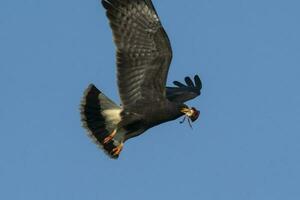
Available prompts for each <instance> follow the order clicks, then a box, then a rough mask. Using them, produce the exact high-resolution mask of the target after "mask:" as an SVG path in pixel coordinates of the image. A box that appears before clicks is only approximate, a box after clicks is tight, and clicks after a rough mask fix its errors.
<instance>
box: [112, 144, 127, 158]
mask: <svg viewBox="0 0 300 200" xmlns="http://www.w3.org/2000/svg"><path fill="white" fill-rule="evenodd" d="M123 146H124V143H123V142H121V143H120V144H119V145H118V146H116V147H115V148H113V150H112V151H111V154H112V155H113V156H119V155H120V153H121V151H122V149H123Z"/></svg>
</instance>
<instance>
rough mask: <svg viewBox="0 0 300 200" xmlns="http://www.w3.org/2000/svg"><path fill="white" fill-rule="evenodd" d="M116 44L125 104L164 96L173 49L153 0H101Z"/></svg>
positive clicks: (123, 102) (122, 95) (120, 91)
mask: <svg viewBox="0 0 300 200" xmlns="http://www.w3.org/2000/svg"><path fill="white" fill-rule="evenodd" d="M102 4H103V6H104V8H105V9H106V10H107V12H106V14H107V17H108V18H109V21H110V26H111V28H112V32H113V36H114V41H115V44H116V46H117V72H118V77H117V78H118V87H119V93H120V97H121V101H122V104H123V106H124V107H125V108H127V109H128V108H130V106H131V105H134V104H135V103H136V102H137V101H140V102H143V101H147V102H149V101H150V102H151V101H156V100H160V99H162V98H165V96H166V91H165V90H166V89H165V86H166V79H167V74H168V70H169V65H170V63H171V59H172V50H171V46H170V42H169V39H168V36H167V34H166V33H165V31H164V29H163V27H162V25H161V23H160V20H159V18H158V15H157V13H156V11H155V9H154V7H153V4H152V2H151V1H150V0H102Z"/></svg>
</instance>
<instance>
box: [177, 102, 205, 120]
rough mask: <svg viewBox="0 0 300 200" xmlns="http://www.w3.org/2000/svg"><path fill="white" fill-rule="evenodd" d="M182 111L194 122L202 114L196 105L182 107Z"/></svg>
mask: <svg viewBox="0 0 300 200" xmlns="http://www.w3.org/2000/svg"><path fill="white" fill-rule="evenodd" d="M180 112H182V113H183V114H184V115H185V117H188V118H189V119H190V120H191V121H192V122H194V121H196V120H197V119H198V117H199V115H200V111H199V110H197V109H196V108H194V107H192V108H189V107H188V106H185V107H183V108H181V110H180Z"/></svg>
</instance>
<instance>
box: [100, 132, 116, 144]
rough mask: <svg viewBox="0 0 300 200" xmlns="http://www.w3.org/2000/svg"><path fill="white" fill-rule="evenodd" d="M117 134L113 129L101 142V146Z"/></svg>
mask: <svg viewBox="0 0 300 200" xmlns="http://www.w3.org/2000/svg"><path fill="white" fill-rule="evenodd" d="M116 133H117V129H115V130H114V131H113V132H112V133H111V134H110V135H109V136H107V137H106V138H104V140H103V144H107V143H108V142H110V141H111V140H112V139H113V138H114V136H115V135H116Z"/></svg>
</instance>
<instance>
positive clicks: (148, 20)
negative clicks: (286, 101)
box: [81, 0, 202, 158]
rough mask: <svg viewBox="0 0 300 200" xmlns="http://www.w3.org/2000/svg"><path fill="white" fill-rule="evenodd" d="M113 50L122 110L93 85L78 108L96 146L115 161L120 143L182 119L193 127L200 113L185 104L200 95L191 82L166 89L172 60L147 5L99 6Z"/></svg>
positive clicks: (119, 2)
mask: <svg viewBox="0 0 300 200" xmlns="http://www.w3.org/2000/svg"><path fill="white" fill-rule="evenodd" d="M102 5H103V6H104V8H105V9H106V14H107V17H108V19H109V22H110V26H111V29H112V32H113V36H114V41H115V44H116V47H117V53H116V54H117V79H118V88H119V94H120V98H121V101H122V106H118V105H117V104H115V103H114V102H113V101H111V100H110V99H109V98H107V97H106V96H105V95H104V94H103V93H101V92H100V91H99V90H98V89H97V88H96V87H95V86H94V85H90V86H89V87H88V89H87V90H86V91H85V94H84V97H83V100H82V103H81V117H82V122H83V126H84V127H85V128H86V129H87V130H88V132H89V135H90V136H91V137H92V138H93V139H94V140H95V142H96V143H97V144H99V145H100V146H101V147H103V148H104V150H105V152H106V153H107V154H108V155H109V156H111V157H112V158H117V157H118V156H119V154H120V152H121V150H122V147H123V143H124V142H125V141H126V140H128V139H129V138H132V137H135V136H137V135H140V134H142V133H143V132H145V131H146V130H147V129H149V128H151V127H153V126H156V125H158V124H161V123H164V122H167V121H170V120H174V119H177V118H178V117H180V116H182V115H187V116H188V117H189V118H190V119H191V120H192V121H194V120H196V119H197V118H198V115H199V112H198V111H197V110H196V109H195V108H191V109H190V108H189V107H188V106H186V105H185V104H184V102H185V101H188V100H190V99H193V98H195V97H196V96H198V95H200V90H201V87H202V84H201V81H200V78H199V77H198V76H197V75H196V76H195V77H194V82H193V81H192V80H191V79H190V78H189V77H186V78H185V82H186V85H184V84H182V83H180V82H178V81H175V82H174V84H175V85H176V86H177V87H166V81H167V75H168V70H169V66H170V63H171V59H172V49H171V45H170V41H169V39H168V36H167V34H166V32H165V30H164V29H163V27H162V25H161V22H160V20H159V17H158V15H157V13H156V11H155V9H154V6H153V4H152V2H151V1H150V0H102Z"/></svg>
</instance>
